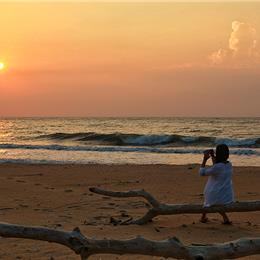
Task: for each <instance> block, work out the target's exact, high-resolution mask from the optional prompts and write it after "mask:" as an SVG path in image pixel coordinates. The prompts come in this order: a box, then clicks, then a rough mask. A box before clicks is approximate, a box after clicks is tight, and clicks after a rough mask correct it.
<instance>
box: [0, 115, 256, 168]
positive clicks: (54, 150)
mask: <svg viewBox="0 0 260 260" xmlns="http://www.w3.org/2000/svg"><path fill="white" fill-rule="evenodd" d="M220 143H225V144H227V145H228V146H229V147H230V152H231V155H230V160H231V161H232V163H233V164H234V165H240V166H241V165H245V166H260V118H17V119H16V118H2V119H0V163H56V164H57V163H58V164H65V163H74V164H88V163H101V164H193V163H200V162H201V159H202V154H203V151H204V150H205V149H209V148H214V147H215V146H216V145H217V144H220Z"/></svg>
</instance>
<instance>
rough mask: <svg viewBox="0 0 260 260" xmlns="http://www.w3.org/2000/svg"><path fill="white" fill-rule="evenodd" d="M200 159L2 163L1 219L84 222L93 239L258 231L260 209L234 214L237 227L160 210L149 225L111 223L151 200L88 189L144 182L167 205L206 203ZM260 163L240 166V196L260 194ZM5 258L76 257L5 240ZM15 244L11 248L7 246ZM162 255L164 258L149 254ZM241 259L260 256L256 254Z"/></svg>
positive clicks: (63, 224)
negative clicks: (196, 162)
mask: <svg viewBox="0 0 260 260" xmlns="http://www.w3.org/2000/svg"><path fill="white" fill-rule="evenodd" d="M198 168H199V166H198V165H183V166H169V165H139V166H138V165H15V164H10V165H9V164H3V165H1V166H0V190H1V196H0V200H1V207H0V215H1V222H8V223H16V224H26V225H41V226H47V227H51V228H58V229H64V230H68V231H69V230H72V229H73V228H74V227H79V228H80V229H81V231H82V233H84V234H85V235H86V236H89V237H95V238H118V239H125V238H133V237H134V236H136V235H142V236H144V237H146V238H150V239H156V240H157V239H158V240H160V239H165V238H168V237H172V236H176V237H178V238H179V239H180V240H181V241H182V242H184V243H185V244H189V243H211V242H224V241H229V240H234V239H237V238H240V237H246V236H247V237H249V236H251V237H255V236H259V235H260V212H250V213H231V214H229V216H230V217H231V220H232V221H233V225H232V226H225V225H222V224H221V218H220V216H218V215H217V214H211V215H209V218H210V223H207V224H202V223H200V222H199V217H200V216H199V215H178V216H160V217H158V218H156V219H155V220H154V222H153V223H150V224H148V225H144V226H137V225H131V226H113V225H111V224H110V223H109V221H110V217H111V216H113V217H117V216H120V215H121V214H122V213H123V214H128V215H130V216H133V217H135V216H140V215H141V214H142V213H143V212H145V210H146V205H145V203H144V201H143V200H142V199H139V198H129V199H128V198H127V199H121V198H108V197H105V196H100V195H96V194H92V193H91V192H89V191H88V189H89V187H93V186H95V187H101V188H105V189H110V190H115V191H123V190H130V189H139V188H144V189H146V190H147V191H149V192H151V193H152V194H153V195H154V196H155V197H156V198H157V199H158V200H160V201H163V202H169V203H195V202H196V203H198V202H202V201H203V198H202V192H203V187H204V184H205V181H206V178H201V177H199V176H198ZM259 181H260V167H235V168H234V187H235V195H236V199H237V200H259V199H260V191H259ZM0 243H1V246H0V248H1V250H0V258H1V259H79V257H78V256H76V255H75V254H74V253H73V252H71V251H70V250H69V249H67V248H65V247H62V246H60V245H56V244H50V243H47V242H35V241H30V240H22V239H4V238H1V239H0ZM10 248H11V250H10ZM91 259H151V257H144V256H137V255H134V256H129V255H125V256H116V255H97V256H92V257H91ZM152 259H159V258H156V257H154V258H152ZM244 259H260V257H259V256H254V257H253V256H252V257H247V258H244Z"/></svg>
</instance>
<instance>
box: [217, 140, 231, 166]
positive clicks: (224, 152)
mask: <svg viewBox="0 0 260 260" xmlns="http://www.w3.org/2000/svg"><path fill="white" fill-rule="evenodd" d="M228 157H229V149H228V146H227V145H226V144H219V145H217V147H216V163H220V162H223V163H227V162H228Z"/></svg>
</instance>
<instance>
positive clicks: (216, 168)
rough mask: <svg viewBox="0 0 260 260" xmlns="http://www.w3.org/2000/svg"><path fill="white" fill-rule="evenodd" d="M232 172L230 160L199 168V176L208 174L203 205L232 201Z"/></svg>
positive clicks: (208, 205)
mask: <svg viewBox="0 0 260 260" xmlns="http://www.w3.org/2000/svg"><path fill="white" fill-rule="evenodd" d="M232 172H233V170H232V164H231V163H230V162H228V163H216V164H214V165H213V166H212V167H208V168H203V167H201V168H200V171H199V173H200V176H209V178H208V181H207V184H206V186H205V189H204V199H205V200H204V207H210V206H212V205H223V204H229V203H231V202H233V201H234V191H233V184H232Z"/></svg>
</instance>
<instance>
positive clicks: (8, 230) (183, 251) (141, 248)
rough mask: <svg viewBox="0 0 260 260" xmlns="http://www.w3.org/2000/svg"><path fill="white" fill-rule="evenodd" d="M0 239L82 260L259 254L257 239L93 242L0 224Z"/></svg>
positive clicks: (77, 234) (67, 234)
mask: <svg viewBox="0 0 260 260" xmlns="http://www.w3.org/2000/svg"><path fill="white" fill-rule="evenodd" d="M0 235H1V236H2V237H6V238H7V237H15V238H25V239H34V240H42V241H48V242H54V243H58V244H61V245H64V246H66V247H68V248H70V249H71V250H73V251H74V252H75V253H76V254H78V255H80V256H81V259H82V260H86V259H87V258H88V257H89V256H91V255H95V254H119V255H122V254H139V255H150V256H161V257H165V258H168V257H172V258H176V259H192V260H204V259H205V260H213V259H234V258H239V257H243V256H248V255H253V254H260V238H243V239H239V240H235V241H231V242H226V243H223V244H209V245H189V246H185V245H183V244H182V243H181V242H180V241H179V240H178V239H177V238H175V237H173V238H169V239H166V240H161V241H153V240H147V239H145V238H143V237H140V236H139V237H136V238H134V239H128V240H112V239H101V240H95V239H90V238H87V237H85V236H83V235H82V234H81V232H80V230H79V229H78V228H75V229H74V230H73V231H70V232H65V231H60V230H55V229H51V228H45V227H33V226H20V225H12V224H7V223H0Z"/></svg>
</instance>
